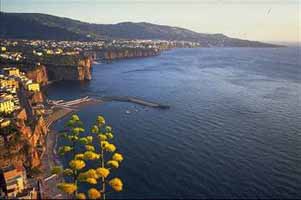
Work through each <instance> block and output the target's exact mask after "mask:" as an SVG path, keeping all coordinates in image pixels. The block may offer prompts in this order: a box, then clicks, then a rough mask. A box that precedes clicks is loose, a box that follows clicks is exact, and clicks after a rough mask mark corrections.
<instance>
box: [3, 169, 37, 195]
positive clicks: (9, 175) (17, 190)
mask: <svg viewBox="0 0 301 200" xmlns="http://www.w3.org/2000/svg"><path fill="white" fill-rule="evenodd" d="M28 185H29V184H28V180H27V174H26V170H25V169H24V167H23V166H14V165H9V166H7V167H4V168H2V169H0V199H38V192H37V191H36V189H35V187H32V186H30V187H28Z"/></svg>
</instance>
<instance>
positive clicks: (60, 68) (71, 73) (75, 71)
mask: <svg viewBox="0 0 301 200" xmlns="http://www.w3.org/2000/svg"><path fill="white" fill-rule="evenodd" d="M46 66H47V67H46V68H47V73H48V78H49V80H50V81H61V80H80V81H83V80H91V78H92V75H91V67H92V59H91V58H90V57H84V58H80V59H78V60H76V61H75V62H74V63H70V64H55V65H53V64H46Z"/></svg>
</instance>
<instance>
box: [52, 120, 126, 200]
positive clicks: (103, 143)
mask: <svg viewBox="0 0 301 200" xmlns="http://www.w3.org/2000/svg"><path fill="white" fill-rule="evenodd" d="M105 124H106V123H105V119H104V117H102V116H98V117H97V120H96V122H95V124H94V125H93V126H92V128H91V134H89V135H88V136H82V133H84V132H85V129H84V128H83V123H82V122H81V121H80V119H79V117H78V116H77V115H73V116H72V117H71V119H70V120H69V121H68V122H67V124H66V127H67V131H66V132H64V133H63V134H62V137H63V138H64V139H66V141H67V144H66V145H64V146H61V147H60V148H59V151H58V152H59V154H60V155H61V156H67V155H68V154H72V158H71V159H70V161H69V167H67V168H63V167H61V166H56V167H54V168H53V169H52V173H53V174H58V175H62V176H64V177H69V180H71V181H69V182H63V183H59V184H58V185H57V187H58V188H59V189H60V190H62V191H63V192H65V193H67V194H70V195H72V196H73V198H76V199H86V198H89V199H105V198H106V193H107V192H109V188H111V189H112V190H113V191H116V192H121V191H122V189H123V183H122V180H121V179H120V178H117V177H115V178H112V179H110V180H109V176H110V174H111V171H113V170H114V169H116V168H118V167H119V165H120V163H121V162H122V161H123V156H122V154H120V153H117V152H116V146H115V145H114V144H113V143H112V140H113V138H114V135H113V130H112V127H111V126H107V125H105ZM95 138H97V140H96V141H97V145H95V146H94V145H93V139H95ZM83 149H84V150H83ZM87 162H95V163H96V164H97V168H96V169H93V168H90V167H89V166H88V165H86V163H87ZM79 182H85V183H88V184H89V185H91V188H90V189H89V190H88V191H86V193H85V192H78V191H79ZM107 186H110V187H107Z"/></svg>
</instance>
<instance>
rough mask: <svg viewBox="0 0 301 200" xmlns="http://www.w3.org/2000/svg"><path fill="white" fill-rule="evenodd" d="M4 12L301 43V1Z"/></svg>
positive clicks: (126, 3) (226, 0) (178, 1)
mask: <svg viewBox="0 0 301 200" xmlns="http://www.w3.org/2000/svg"><path fill="white" fill-rule="evenodd" d="M2 11H7V12H39V13H47V14H53V15H58V16H64V17H70V18H74V19H79V20H81V21H86V22H91V23H106V24H107V23H118V22H124V21H133V22H142V21H143V22H151V23H157V24H164V25H171V26H179V27H184V28H189V29H191V30H194V31H197V32H202V33H224V34H226V35H228V36H231V37H239V38H245V39H252V40H261V41H291V42H296V41H300V39H301V28H300V27H301V24H300V23H301V21H300V19H301V13H300V12H301V0H161V1H160V0H2ZM0 23H1V22H0ZM299 38H300V39H299Z"/></svg>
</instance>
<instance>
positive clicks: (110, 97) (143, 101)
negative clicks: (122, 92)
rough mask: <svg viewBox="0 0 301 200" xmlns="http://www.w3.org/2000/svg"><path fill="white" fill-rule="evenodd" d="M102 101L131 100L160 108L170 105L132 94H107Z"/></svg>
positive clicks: (166, 107)
mask: <svg viewBox="0 0 301 200" xmlns="http://www.w3.org/2000/svg"><path fill="white" fill-rule="evenodd" d="M100 99H101V100H102V101H105V102H109V101H120V102H131V103H136V104H139V105H142V106H148V107H152V108H159V109H169V108H170V106H168V105H164V104H160V103H155V102H151V101H148V100H144V99H141V98H138V97H130V96H107V97H101V98H100Z"/></svg>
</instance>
